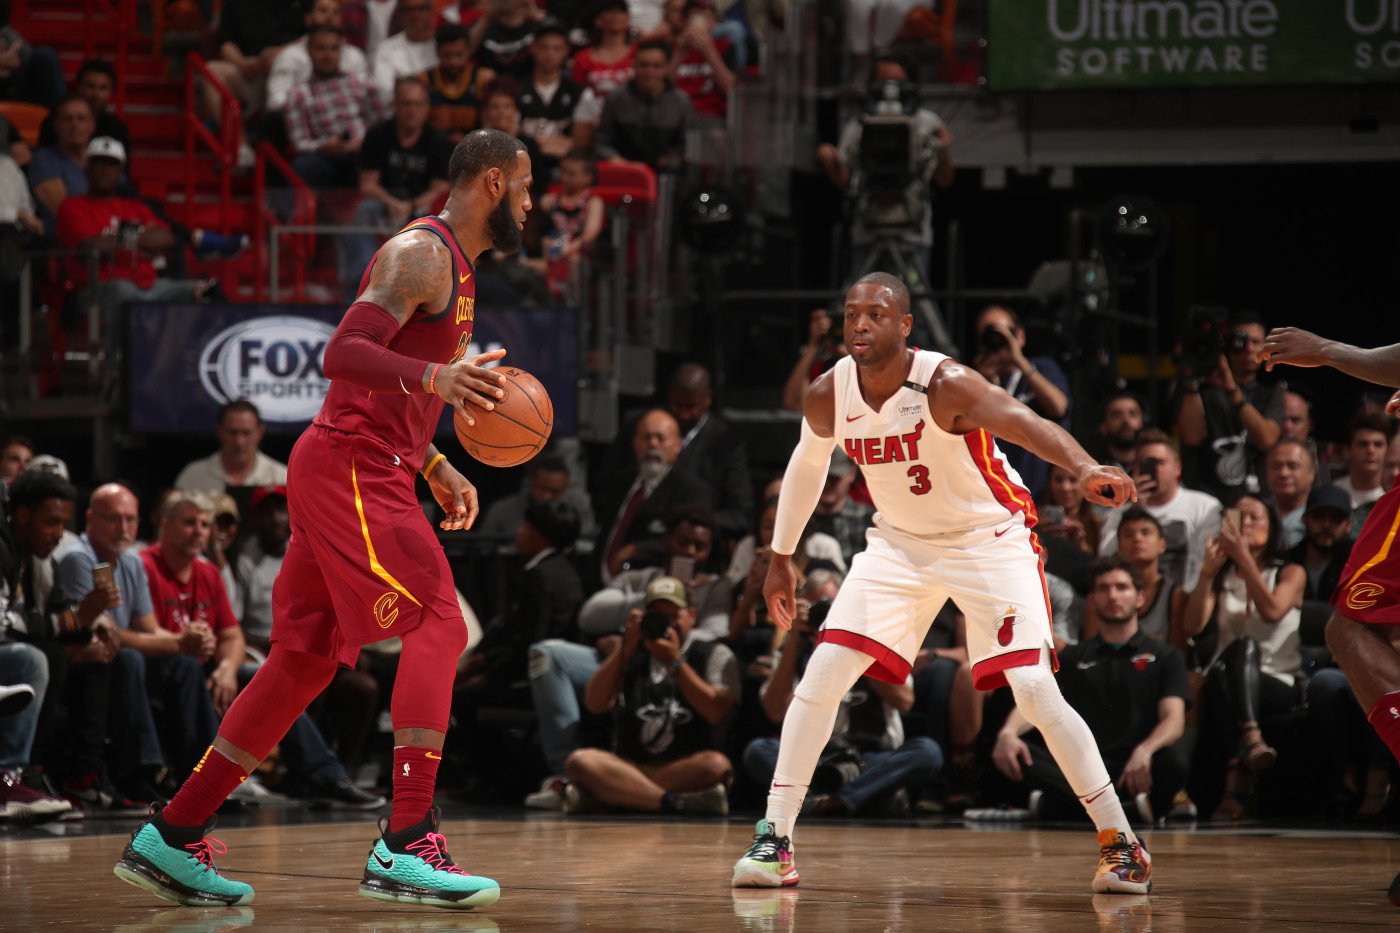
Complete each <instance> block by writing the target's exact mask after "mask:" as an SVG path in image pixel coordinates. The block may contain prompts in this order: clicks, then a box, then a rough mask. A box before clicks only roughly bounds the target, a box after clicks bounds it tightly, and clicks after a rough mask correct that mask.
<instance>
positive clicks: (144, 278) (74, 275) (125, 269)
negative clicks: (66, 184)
mask: <svg viewBox="0 0 1400 933" xmlns="http://www.w3.org/2000/svg"><path fill="white" fill-rule="evenodd" d="M125 165H126V150H125V149H123V148H122V144H121V143H119V142H117V141H116V140H115V139H111V138H108V137H106V136H98V137H96V138H94V139H93V141H92V142H91V143H89V144H88V152H87V163H86V177H87V185H86V188H87V190H86V192H85V193H82V194H71V195H69V196H68V197H67V198H64V200H63V203H62V205H61V206H60V207H59V209H58V222H57V225H56V227H57V229H56V235H57V238H58V244H59V246H62V247H63V248H64V249H71V250H84V251H89V250H92V251H96V252H97V254H98V264H97V275H98V282H96V283H93V282H89V281H88V271H89V264H88V261H87V259H86V257H84V256H76V257H70V258H69V260H68V268H69V278H70V280H71V281H72V282H73V283H74V284H75V285H76V286H77V287H78V288H80V289H82V288H88V287H90V286H95V287H96V289H97V293H98V300H99V301H100V303H101V305H102V311H103V324H102V327H103V333H104V334H106V336H107V341H108V344H109V346H111V347H113V348H115V347H116V346H117V345H118V338H117V331H116V325H117V318H116V312H117V310H118V309H119V308H120V307H121V306H122V305H123V304H125V303H127V302H129V301H153V302H181V301H184V302H189V301H203V300H204V299H205V296H206V295H208V294H209V293H210V292H211V290H212V289H213V286H214V282H213V281H211V280H208V279H199V280H196V279H164V278H157V276H156V267H155V261H156V260H157V259H163V258H164V257H166V256H167V255H169V254H170V253H171V251H172V250H175V249H177V244H176V242H175V234H174V233H172V232H171V230H170V228H169V227H168V226H166V224H165V223H164V221H162V220H161V219H160V218H158V217H156V215H155V214H154V213H153V212H152V211H151V209H150V207H149V206H147V205H146V203H145V202H144V201H140V200H137V199H135V198H124V197H121V196H120V195H118V194H117V189H118V187H119V186H120V185H121V179H122V169H123V167H124V166H125Z"/></svg>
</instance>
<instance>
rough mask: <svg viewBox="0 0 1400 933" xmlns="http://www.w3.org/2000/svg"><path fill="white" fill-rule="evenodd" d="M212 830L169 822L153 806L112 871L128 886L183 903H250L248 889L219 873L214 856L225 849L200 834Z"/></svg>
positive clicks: (208, 824) (205, 905)
mask: <svg viewBox="0 0 1400 933" xmlns="http://www.w3.org/2000/svg"><path fill="white" fill-rule="evenodd" d="M213 828H214V821H213V820H212V819H211V820H210V821H209V822H208V823H206V824H205V825H204V826H190V827H186V826H171V825H170V824H169V823H167V822H165V818H164V817H162V816H161V814H160V812H159V810H157V811H155V812H153V813H152V814H151V818H150V820H148V821H147V822H145V823H143V824H141V826H140V828H138V829H137V830H136V831H135V832H134V833H132V834H131V841H130V842H128V843H127V844H126V850H125V851H123V852H122V857H121V861H119V862H117V864H116V866H115V867H113V869H112V871H113V873H114V874H115V875H116V876H117V877H118V878H120V879H122V880H123V881H125V882H127V883H128V884H134V885H136V886H137V887H138V888H145V889H146V890H147V891H150V892H151V893H152V894H154V895H156V896H157V897H163V898H165V899H166V900H167V901H175V902H176V903H177V904H184V905H186V906H187V907H218V906H222V907H240V906H242V905H244V904H251V903H253V888H252V886H251V885H246V884H244V883H243V882H241V881H232V880H230V879H228V878H225V877H224V876H223V875H221V874H219V870H218V869H217V868H216V867H215V866H214V854H215V853H218V854H219V855H223V854H224V853H225V852H227V851H228V849H227V848H226V847H225V846H224V844H223V843H222V842H220V841H219V840H217V839H209V838H207V837H206V836H205V833H207V832H209V830H211V829H213Z"/></svg>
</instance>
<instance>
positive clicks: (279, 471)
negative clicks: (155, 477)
mask: <svg viewBox="0 0 1400 933" xmlns="http://www.w3.org/2000/svg"><path fill="white" fill-rule="evenodd" d="M266 430H267V429H266V428H265V427H264V426H263V420H262V415H261V414H260V413H259V412H258V406H256V405H254V404H253V403H252V402H250V401H248V400H247V399H242V398H241V399H235V400H234V401H232V402H226V403H225V404H224V405H223V406H222V407H220V408H219V415H218V418H217V420H216V421H215V422H214V434H215V436H216V437H217V438H218V439H219V449H218V450H216V451H214V452H213V453H212V454H210V455H209V456H207V457H201V458H200V459H198V460H194V461H192V462H190V463H188V464H186V465H185V468H184V469H182V470H181V471H180V475H179V476H177V477H175V488H176V489H179V490H180V491H181V492H202V493H205V494H208V495H212V494H214V493H219V492H224V491H225V490H227V488H228V487H230V486H285V485H286V484H287V465H286V464H285V463H282V462H280V461H278V460H273V459H272V458H271V457H269V456H268V455H267V454H265V453H263V452H262V451H261V450H259V449H258V446H259V445H260V444H261V443H262V439H263V435H264V434H265V433H266Z"/></svg>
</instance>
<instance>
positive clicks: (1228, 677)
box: [1183, 496, 1307, 819]
mask: <svg viewBox="0 0 1400 933" xmlns="http://www.w3.org/2000/svg"><path fill="white" fill-rule="evenodd" d="M1235 506H1236V508H1237V509H1239V515H1240V524H1239V527H1238V528H1237V527H1234V526H1233V523H1228V522H1226V523H1222V524H1221V526H1220V532H1219V534H1218V535H1216V536H1214V537H1213V538H1212V539H1211V541H1210V544H1209V545H1208V546H1207V548H1206V557H1205V564H1204V566H1203V567H1202V568H1201V584H1200V585H1199V586H1197V587H1196V589H1195V590H1194V591H1192V593H1191V598H1190V600H1189V601H1188V602H1187V604H1186V616H1185V620H1184V623H1183V624H1184V628H1185V631H1186V634H1187V635H1188V636H1195V635H1199V634H1200V633H1201V632H1202V631H1203V630H1204V629H1205V627H1206V624H1207V623H1209V622H1212V621H1213V622H1215V624H1216V626H1217V627H1218V629H1219V632H1218V636H1217V639H1216V644H1215V654H1214V656H1213V657H1212V658H1211V661H1210V663H1209V664H1208V665H1207V666H1206V686H1205V689H1204V691H1203V694H1202V711H1201V715H1200V717H1199V722H1200V726H1201V738H1200V745H1199V746H1198V749H1197V764H1198V765H1202V764H1203V763H1208V764H1205V768H1206V769H1208V771H1209V772H1210V776H1211V778H1212V779H1216V778H1217V777H1218V776H1223V777H1224V778H1225V786H1224V791H1223V796H1222V798H1221V800H1220V806H1219V807H1218V808H1217V809H1216V811H1215V817H1216V818H1218V819H1238V818H1239V816H1241V815H1242V814H1243V813H1244V812H1245V804H1246V801H1247V797H1248V794H1249V793H1250V790H1251V788H1250V787H1249V778H1250V777H1251V776H1252V775H1253V774H1257V773H1258V772H1260V771H1263V770H1264V769H1266V768H1269V767H1271V766H1272V765H1273V764H1274V762H1275V761H1277V760H1278V753H1277V752H1276V751H1274V749H1272V748H1271V747H1269V745H1268V743H1266V742H1265V741H1264V736H1263V733H1262V732H1261V731H1260V727H1259V723H1260V721H1261V720H1263V719H1265V718H1267V717H1269V716H1277V715H1279V714H1280V713H1286V712H1288V711H1289V710H1291V709H1293V708H1295V707H1296V706H1298V705H1299V702H1300V700H1301V699H1302V698H1301V697H1300V696H1299V686H1300V681H1299V679H1298V675H1299V670H1300V668H1301V667H1302V664H1303V658H1302V655H1301V653H1300V652H1299V650H1298V647H1299V643H1300V642H1299V636H1298V622H1299V618H1300V613H1299V609H1298V607H1299V606H1300V605H1301V603H1302V601H1303V588H1304V587H1305V585H1306V584H1307V573H1306V572H1305V571H1304V570H1303V568H1302V567H1299V566H1298V565H1297V564H1287V563H1284V562H1283V560H1282V555H1283V548H1282V547H1280V542H1281V541H1282V538H1283V531H1282V528H1281V527H1280V523H1279V519H1278V513H1276V512H1275V511H1274V510H1273V509H1272V508H1271V507H1270V506H1269V505H1267V504H1266V503H1264V502H1263V501H1262V500H1261V499H1259V498H1257V497H1255V496H1242V497H1240V499H1239V500H1238V501H1237V502H1236V503H1235ZM1218 762H1224V764H1225V767H1224V773H1223V775H1219V774H1218V772H1217V768H1218ZM1192 796H1193V797H1194V796H1196V795H1195V794H1194V793H1193V794H1192ZM1197 799H1202V798H1200V797H1198V798H1197Z"/></svg>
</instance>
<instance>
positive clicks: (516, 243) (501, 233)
mask: <svg viewBox="0 0 1400 933" xmlns="http://www.w3.org/2000/svg"><path fill="white" fill-rule="evenodd" d="M486 232H487V234H489V235H490V237H491V244H492V245H493V246H494V247H495V248H496V249H498V250H500V251H501V252H503V253H518V252H520V225H519V224H517V223H516V222H515V214H514V213H513V212H512V211H511V209H510V198H501V203H500V204H497V205H496V207H495V209H494V210H492V211H491V213H490V215H489V216H488V217H487V218H486Z"/></svg>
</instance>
